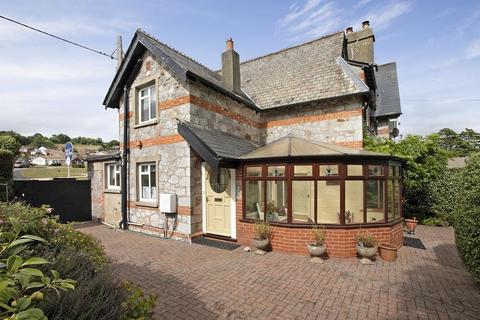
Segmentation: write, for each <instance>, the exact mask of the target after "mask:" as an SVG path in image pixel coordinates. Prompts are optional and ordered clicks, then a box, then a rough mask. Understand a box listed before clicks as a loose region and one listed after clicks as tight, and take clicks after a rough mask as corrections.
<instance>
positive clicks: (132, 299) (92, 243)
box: [0, 203, 156, 319]
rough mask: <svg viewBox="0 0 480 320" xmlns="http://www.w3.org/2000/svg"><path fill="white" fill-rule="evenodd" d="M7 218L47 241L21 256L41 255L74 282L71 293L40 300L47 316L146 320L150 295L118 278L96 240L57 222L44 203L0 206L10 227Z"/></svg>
mask: <svg viewBox="0 0 480 320" xmlns="http://www.w3.org/2000/svg"><path fill="white" fill-rule="evenodd" d="M6 217H14V218H15V219H17V220H18V221H19V222H20V223H21V224H22V225H23V227H24V231H25V232H27V231H26V230H28V232H29V233H31V234H34V235H37V236H41V237H43V238H44V239H45V240H46V242H45V243H44V244H42V245H37V246H34V247H32V248H30V250H29V251H28V252H27V253H26V254H28V255H39V256H42V257H45V258H46V259H48V260H49V261H51V264H50V265H49V268H54V269H56V270H58V271H60V273H61V274H62V276H65V277H68V278H71V279H73V280H75V281H77V285H76V288H75V290H74V291H72V292H68V293H62V294H61V295H60V298H58V299H54V298H53V297H46V298H45V300H44V301H42V303H41V304H40V307H41V308H42V310H44V312H45V315H47V316H48V318H49V319H151V316H152V310H153V306H154V304H155V300H156V298H155V296H153V295H148V296H143V292H142V291H141V290H140V289H139V288H138V287H135V286H133V285H131V284H126V283H123V282H121V281H120V279H119V277H118V276H116V275H115V273H114V272H113V271H112V270H111V267H110V264H109V260H108V258H107V257H106V255H105V253H104V250H103V247H102V246H101V244H100V243H99V242H98V241H97V240H96V239H95V238H93V237H92V236H89V235H86V234H84V233H81V232H79V231H76V230H74V229H73V227H72V225H62V224H60V223H58V221H57V220H56V219H55V216H54V215H53V213H52V212H51V209H50V208H49V207H48V206H43V207H41V208H32V207H29V206H27V205H25V204H22V203H11V204H0V224H1V225H2V226H3V228H5V229H12V228H13V227H14V226H13V224H12V223H11V222H10V221H8V219H6Z"/></svg>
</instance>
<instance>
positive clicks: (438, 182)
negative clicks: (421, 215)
mask: <svg viewBox="0 0 480 320" xmlns="http://www.w3.org/2000/svg"><path fill="white" fill-rule="evenodd" d="M462 179H463V169H449V170H445V171H444V172H443V173H442V174H441V175H440V176H439V177H437V179H434V180H433V181H432V182H431V183H430V185H429V192H428V193H429V194H430V195H431V211H432V212H433V213H434V214H435V216H433V217H431V218H430V220H432V219H437V220H439V222H440V225H443V224H442V222H448V224H450V225H451V224H453V216H454V213H455V209H456V208H457V206H458V200H459V199H460V197H461V194H462V191H461V190H462V189H463V188H462ZM423 223H425V221H423Z"/></svg>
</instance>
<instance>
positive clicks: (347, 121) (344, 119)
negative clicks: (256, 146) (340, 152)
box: [262, 97, 363, 148]
mask: <svg viewBox="0 0 480 320" xmlns="http://www.w3.org/2000/svg"><path fill="white" fill-rule="evenodd" d="M262 120H263V122H264V123H265V132H264V139H265V142H266V143H268V142H272V141H275V140H277V139H280V138H282V137H285V136H286V135H288V134H293V135H295V136H299V137H303V138H306V139H311V140H313V141H319V142H326V143H334V144H339V145H343V146H350V147H354V148H358V147H360V148H361V147H362V140H363V112H362V99H361V98H358V97H350V98H344V99H335V100H331V101H327V102H321V103H312V104H310V105H302V106H293V107H286V108H282V109H278V110H277V109H273V110H269V111H266V112H264V113H262Z"/></svg>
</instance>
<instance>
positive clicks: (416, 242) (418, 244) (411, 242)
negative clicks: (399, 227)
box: [403, 237, 427, 250]
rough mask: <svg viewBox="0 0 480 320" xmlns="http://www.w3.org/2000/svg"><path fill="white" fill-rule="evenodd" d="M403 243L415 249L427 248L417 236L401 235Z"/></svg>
mask: <svg viewBox="0 0 480 320" xmlns="http://www.w3.org/2000/svg"><path fill="white" fill-rule="evenodd" d="M403 245H405V246H406V247H412V248H415V249H422V250H427V248H425V246H424V245H423V243H422V240H420V239H418V238H410V237H403Z"/></svg>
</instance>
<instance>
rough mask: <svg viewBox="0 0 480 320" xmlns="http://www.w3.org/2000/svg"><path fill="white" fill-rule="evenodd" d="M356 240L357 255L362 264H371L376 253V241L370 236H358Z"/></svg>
mask: <svg viewBox="0 0 480 320" xmlns="http://www.w3.org/2000/svg"><path fill="white" fill-rule="evenodd" d="M356 240H357V253H358V255H359V256H360V257H361V259H360V262H361V263H362V264H373V261H372V258H373V257H374V256H375V254H376V253H377V240H376V239H375V238H374V237H373V236H372V235H371V234H359V235H358V236H357V238H356Z"/></svg>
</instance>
